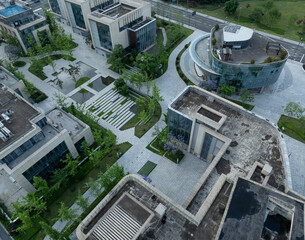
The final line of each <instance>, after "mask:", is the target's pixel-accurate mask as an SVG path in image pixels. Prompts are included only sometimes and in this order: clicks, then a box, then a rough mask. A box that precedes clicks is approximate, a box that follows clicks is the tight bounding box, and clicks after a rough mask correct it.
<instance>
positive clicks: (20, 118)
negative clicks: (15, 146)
mask: <svg viewBox="0 0 305 240" xmlns="http://www.w3.org/2000/svg"><path fill="white" fill-rule="evenodd" d="M2 87H3V85H2V84H0V114H2V113H5V112H6V111H7V110H11V111H12V112H13V114H11V115H10V116H9V117H10V122H6V121H2V123H3V125H4V126H5V127H6V128H8V129H9V130H10V131H11V132H12V133H13V134H14V136H13V137H11V138H9V139H8V140H7V141H6V142H4V141H2V140H0V151H1V150H3V149H4V148H5V147H7V146H8V145H10V144H11V143H13V142H14V141H16V140H17V139H18V138H19V137H21V136H23V135H24V134H25V133H27V132H28V131H30V130H31V129H32V124H31V122H30V119H32V118H33V117H35V116H37V115H38V114H39V112H38V111H37V110H36V109H35V108H33V107H32V106H31V105H30V104H28V103H27V102H25V101H24V100H23V99H21V97H17V93H14V94H13V93H11V91H10V90H8V89H7V90H3V89H2Z"/></svg>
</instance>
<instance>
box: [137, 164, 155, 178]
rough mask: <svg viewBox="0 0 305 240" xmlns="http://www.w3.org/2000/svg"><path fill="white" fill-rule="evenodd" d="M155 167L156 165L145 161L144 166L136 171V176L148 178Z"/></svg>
mask: <svg viewBox="0 0 305 240" xmlns="http://www.w3.org/2000/svg"><path fill="white" fill-rule="evenodd" d="M156 166H157V164H155V163H153V162H151V161H147V162H146V163H145V164H144V166H143V167H142V168H141V169H140V170H139V171H138V174H140V175H144V176H148V175H149V174H150V173H151V172H152V170H154V168H155V167H156Z"/></svg>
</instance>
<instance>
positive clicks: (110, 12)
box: [91, 3, 136, 19]
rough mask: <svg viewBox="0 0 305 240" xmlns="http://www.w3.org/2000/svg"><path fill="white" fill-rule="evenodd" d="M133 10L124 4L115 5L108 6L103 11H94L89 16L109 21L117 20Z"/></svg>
mask: <svg viewBox="0 0 305 240" xmlns="http://www.w3.org/2000/svg"><path fill="white" fill-rule="evenodd" d="M134 9H136V8H135V7H133V6H130V5H128V4H125V3H115V4H113V5H112V6H108V7H107V9H105V10H102V9H99V10H96V11H94V12H92V13H91V15H92V16H94V17H98V18H101V17H107V18H111V19H117V18H119V17H121V16H123V15H125V14H127V13H129V12H131V11H132V10H134Z"/></svg>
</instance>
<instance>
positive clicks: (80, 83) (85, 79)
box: [75, 77, 90, 88]
mask: <svg viewBox="0 0 305 240" xmlns="http://www.w3.org/2000/svg"><path fill="white" fill-rule="evenodd" d="M89 80H90V78H88V77H82V78H80V79H78V80H77V82H76V83H75V88H77V87H79V86H81V85H83V84H84V83H85V82H87V81H89Z"/></svg>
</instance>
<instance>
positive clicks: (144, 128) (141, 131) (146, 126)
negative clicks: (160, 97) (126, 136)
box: [135, 103, 162, 138]
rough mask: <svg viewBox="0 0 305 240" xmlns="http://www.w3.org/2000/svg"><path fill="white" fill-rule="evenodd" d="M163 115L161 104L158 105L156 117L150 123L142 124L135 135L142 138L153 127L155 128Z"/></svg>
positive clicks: (138, 126)
mask: <svg viewBox="0 0 305 240" xmlns="http://www.w3.org/2000/svg"><path fill="white" fill-rule="evenodd" d="M161 115H162V109H161V106H160V104H159V103H158V105H157V106H156V109H155V112H154V115H153V116H152V117H151V118H150V119H149V121H148V122H147V123H145V124H140V125H137V126H136V127H135V135H136V136H137V137H138V138H141V137H142V136H143V135H144V134H145V133H146V132H147V131H148V130H149V129H151V128H152V126H154V125H155V124H156V123H157V122H158V121H159V119H160V118H161Z"/></svg>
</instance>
